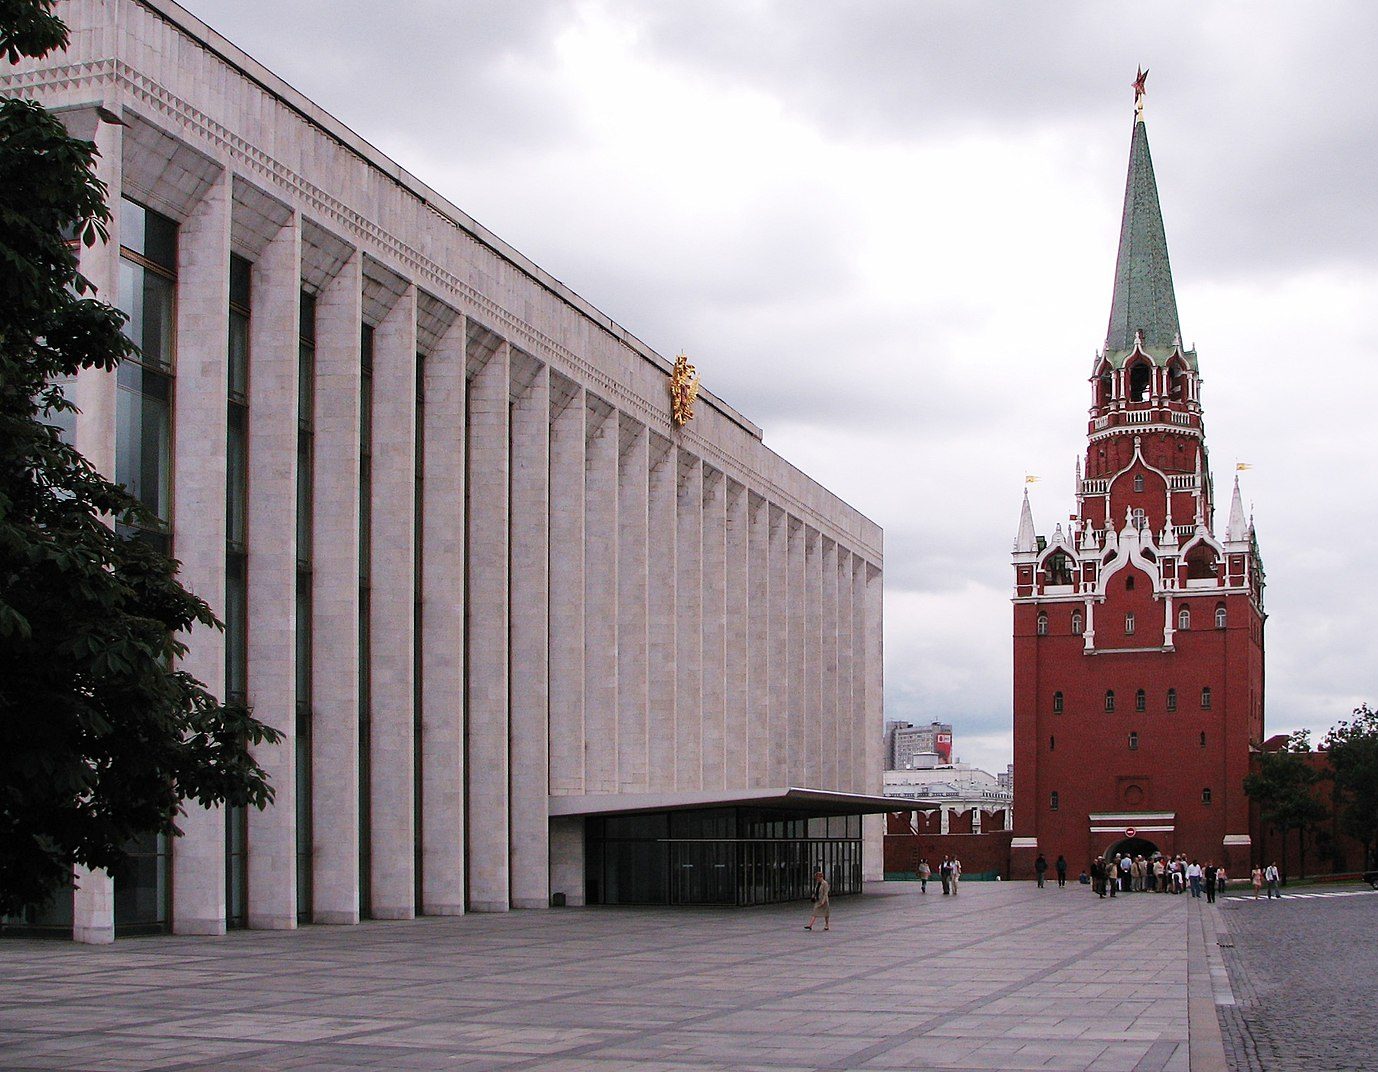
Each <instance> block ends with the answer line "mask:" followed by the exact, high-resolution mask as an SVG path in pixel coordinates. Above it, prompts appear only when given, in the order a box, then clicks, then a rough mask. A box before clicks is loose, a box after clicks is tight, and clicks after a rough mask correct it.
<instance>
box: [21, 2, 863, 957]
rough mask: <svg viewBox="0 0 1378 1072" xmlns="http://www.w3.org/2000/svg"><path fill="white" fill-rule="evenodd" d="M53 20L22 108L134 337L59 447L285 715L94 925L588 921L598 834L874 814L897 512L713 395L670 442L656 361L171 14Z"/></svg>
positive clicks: (222, 655)
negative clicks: (57, 50) (198, 600)
mask: <svg viewBox="0 0 1378 1072" xmlns="http://www.w3.org/2000/svg"><path fill="white" fill-rule="evenodd" d="M59 11H60V13H61V15H62V17H63V18H64V19H65V20H66V21H67V22H68V25H69V26H70V27H71V30H72V41H71V47H70V49H69V50H68V51H67V52H66V53H64V54H60V55H53V56H50V57H48V58H47V59H46V60H44V61H42V62H41V63H37V64H29V65H28V66H20V67H18V68H9V67H6V68H4V69H3V71H0V92H3V93H5V94H7V95H20V96H25V97H33V98H37V99H39V100H41V101H42V102H44V103H45V104H46V105H48V106H49V107H51V108H53V109H56V110H59V111H60V112H61V113H62V115H63V116H64V120H65V122H67V123H68V125H69V127H70V128H71V129H72V130H74V131H76V132H78V133H79V134H81V135H82V136H84V137H89V138H91V139H93V140H94V141H95V142H96V143H97V145H98V146H99V148H100V153H101V159H100V177H101V178H102V179H103V181H105V182H106V183H107V184H108V186H109V189H110V193H111V203H112V207H113V209H114V213H115V220H114V226H113V229H112V236H113V237H112V241H111V242H110V243H109V244H108V245H106V246H97V247H96V248H94V249H92V250H89V251H86V252H85V253H84V254H83V271H84V272H85V273H86V274H87V275H88V276H89V277H90V278H91V279H92V280H93V281H94V282H95V283H96V284H97V285H98V286H99V287H100V290H101V292H102V294H103V295H104V296H105V297H107V298H109V299H115V298H116V297H117V296H118V300H119V301H120V303H121V304H122V306H123V307H124V308H125V309H126V310H127V311H129V312H130V313H131V314H132V317H133V319H132V322H131V329H130V330H131V331H132V332H135V333H136V334H137V336H138V338H139V340H140V341H141V342H142V343H143V345H144V350H145V356H144V360H143V363H142V365H134V364H131V365H129V366H128V367H126V368H124V369H122V370H121V371H120V373H118V374H117V375H106V374H100V373H92V374H90V375H84V376H83V377H82V378H81V379H80V380H79V381H78V382H77V383H76V384H74V385H73V386H72V388H71V389H72V390H73V391H74V393H75V399H76V401H77V404H78V405H79V407H80V409H81V413H80V416H79V418H78V419H77V420H76V422H75V426H74V428H73V429H72V433H73V434H74V435H75V437H76V441H77V444H78V446H79V447H80V448H81V449H82V450H83V451H84V452H85V453H86V455H87V456H88V457H89V458H91V459H92V460H93V461H94V462H95V463H96V464H97V465H98V466H99V467H100V468H101V469H102V470H103V471H104V472H106V473H107V474H112V475H114V476H115V477H116V479H120V480H122V481H123V482H125V483H128V484H129V485H130V486H131V487H134V488H136V490H138V493H139V494H140V495H141V497H143V498H144V500H145V502H148V503H149V504H150V505H151V506H153V507H154V509H155V510H156V511H157V512H158V513H159V514H160V516H162V518H163V519H164V521H165V523H166V526H167V530H166V533H165V534H163V535H162V536H154V537H153V538H160V539H164V540H170V546H171V550H172V553H173V554H174V556H175V557H177V558H178V559H180V560H181V561H182V563H183V578H184V581H185V583H186V584H187V585H188V587H190V588H191V589H192V590H194V591H195V592H197V593H198V594H200V595H201V596H202V597H204V598H205V599H206V600H207V601H208V602H209V603H210V604H211V605H212V606H213V607H215V608H216V609H217V610H218V611H220V613H221V616H222V617H224V618H225V619H226V621H227V624H228V625H229V627H230V628H229V635H228V637H225V636H221V635H220V634H217V633H211V632H209V631H207V632H204V633H200V634H197V635H195V636H194V637H193V638H192V641H191V651H190V654H189V656H188V658H187V660H186V665H187V667H188V668H189V669H190V670H191V671H192V672H193V673H195V674H196V675H197V676H198V677H200V678H201V679H202V680H203V681H205V682H206V683H207V684H208V685H209V686H210V687H211V688H212V690H213V691H215V692H216V693H217V694H226V693H238V694H242V695H243V696H245V697H246V699H247V700H248V702H249V703H250V704H251V705H252V706H253V708H254V710H255V712H256V714H257V715H258V716H259V717H260V718H262V719H263V720H265V721H266V722H268V723H270V724H272V725H273V726H276V727H277V728H278V729H280V730H282V731H283V733H284V734H285V740H284V742H283V743H282V744H281V745H280V746H278V747H275V748H272V749H269V750H266V751H265V752H264V754H262V755H261V756H260V759H261V762H262V763H263V765H264V766H265V767H266V768H267V769H268V770H269V772H270V773H271V775H272V778H273V781H274V783H275V785H276V787H277V803H276V805H275V806H274V807H272V808H271V809H269V810H267V811H264V812H261V813H260V812H256V811H251V812H249V813H248V814H247V815H241V814H231V815H226V814H224V813H223V812H222V811H220V810H210V811H208V810H201V809H197V808H195V807H193V808H191V809H190V810H189V813H188V814H187V816H186V817H185V821H184V822H183V823H182V826H183V828H184V830H185V836H184V837H182V838H180V839H175V840H174V841H173V842H172V843H171V844H170V845H169V844H164V843H162V842H161V841H160V842H158V843H156V844H155V843H153V842H152V841H151V840H150V843H149V844H148V845H146V846H144V847H143V848H144V849H145V852H144V853H143V855H142V856H141V857H140V863H139V868H140V869H141V870H139V872H138V877H137V878H131V879H130V880H129V890H128V891H126V893H125V896H124V899H123V900H122V895H121V886H120V882H119V881H118V880H115V879H111V878H110V877H109V876H105V875H100V874H97V875H81V876H78V880H79V881H78V885H79V889H78V890H77V892H76V894H75V896H74V898H73V899H72V900H73V905H72V906H71V912H70V925H71V926H72V928H73V933H74V934H75V936H76V937H78V938H80V939H83V940H90V941H105V940H109V939H110V938H111V937H112V936H113V933H114V928H115V925H116V924H119V923H123V922H131V921H132V922H137V921H139V920H143V921H144V922H147V923H148V924H149V925H150V926H152V927H154V928H158V929H162V928H170V929H172V930H174V931H176V932H179V933H189V934H215V933H220V932H222V931H223V930H224V929H225V928H226V926H227V921H228V924H229V925H231V926H235V925H246V926H250V927H265V928H288V927H293V926H296V925H297V923H298V922H299V921H310V922H320V923H352V922H355V921H357V920H358V919H359V918H361V916H371V917H373V918H408V917H411V916H412V915H414V914H418V913H426V914H457V913H460V912H463V911H466V910H470V911H504V910H507V909H508V908H512V907H517V908H525V907H540V906H546V905H548V904H550V903H551V898H552V895H556V894H562V895H563V897H564V899H565V900H566V901H567V902H568V903H571V904H579V903H582V902H583V899H584V896H585V892H586V889H588V888H592V887H589V886H588V884H587V876H586V875H585V867H584V863H585V844H586V842H585V823H586V820H587V819H588V817H590V816H611V815H617V814H620V813H626V812H637V813H648V812H651V811H653V810H655V809H666V810H673V809H680V810H683V809H694V808H699V809H709V808H715V807H716V808H723V807H729V808H744V807H750V808H758V809H759V808H764V809H767V810H769V809H776V810H777V811H779V810H780V809H794V812H793V814H796V815H802V816H805V817H808V816H812V817H814V819H815V822H814V824H813V825H811V826H810V827H809V832H810V834H814V833H817V832H818V831H820V830H822V829H824V827H822V826H819V825H818V822H821V820H819V819H818V817H820V816H842V815H848V814H850V815H853V816H854V815H856V814H859V813H861V812H865V811H868V810H874V811H879V810H881V808H882V807H883V804H882V805H881V806H876V801H875V799H874V798H873V797H872V796H871V795H872V794H875V795H878V794H879V793H880V791H881V765H882V764H881V755H880V741H881V735H880V727H881V531H880V529H879V528H878V526H876V525H875V524H874V523H872V522H871V521H869V520H868V519H867V518H865V517H863V516H862V515H861V514H859V513H858V512H857V511H855V510H854V509H852V508H851V507H850V506H848V505H847V504H846V503H844V502H842V501H841V500H839V499H838V498H837V497H836V496H834V495H833V494H831V493H830V492H828V491H827V490H826V489H825V488H823V487H821V486H819V485H818V484H817V483H815V482H814V481H812V480H811V479H809V478H808V477H807V476H806V475H805V474H803V473H801V472H800V471H798V470H797V469H795V468H794V467H793V466H791V465H790V464H788V463H787V462H786V461H785V460H784V459H782V458H780V457H779V456H777V455H776V454H774V453H773V452H771V451H770V450H769V449H768V448H766V447H765V446H764V445H763V443H762V441H761V432H760V430H759V429H758V428H757V427H755V426H754V425H753V424H751V422H750V421H749V420H747V419H746V418H745V417H743V416H742V415H741V414H739V413H738V412H736V411H735V410H734V409H732V408H731V407H730V406H729V405H728V404H727V403H725V402H723V401H722V400H720V399H718V398H716V397H714V396H713V395H712V394H710V393H708V392H705V393H703V394H702V395H701V396H700V398H699V401H698V404H697V407H696V408H697V415H696V417H695V418H694V420H693V421H692V422H690V423H689V424H688V425H687V426H685V427H684V428H683V429H679V428H676V427H674V426H673V424H672V422H671V420H670V405H669V393H668V381H669V374H670V367H671V366H670V362H668V361H667V360H666V359H665V358H664V357H662V356H661V355H659V354H657V353H655V352H653V351H651V350H650V349H649V348H648V347H647V346H646V345H645V344H643V343H641V342H640V341H638V340H637V339H636V338H635V337H634V336H632V335H631V334H630V333H629V332H628V331H627V330H626V329H624V328H622V327H621V326H620V325H619V324H617V323H615V322H614V321H613V320H611V319H610V318H609V317H608V316H606V315H605V314H603V313H601V312H600V311H598V310H597V309H595V308H593V307H592V306H591V305H589V304H588V302H586V301H585V300H584V299H582V298H580V297H579V296H578V295H576V294H574V293H572V292H571V291H570V290H569V289H568V288H566V287H565V286H563V285H562V284H560V283H559V282H557V281H556V280H555V279H553V278H551V277H550V276H549V275H548V274H547V273H546V272H544V271H543V270H542V269H541V268H540V267H539V266H538V265H536V264H534V263H532V262H531V261H530V260H528V259H527V258H525V257H524V256H522V255H521V254H520V253H518V252H516V251H515V250H513V249H512V248H510V247H509V246H507V245H506V244H505V243H503V242H502V241H501V240H500V239H498V238H497V237H496V236H494V235H492V234H490V233H488V232H487V231H486V230H484V229H483V228H482V227H481V226H479V225H478V224H477V223H475V222H474V221H473V220H471V219H470V218H469V217H468V216H466V215H465V214H464V213H463V212H461V211H460V210H459V209H458V208H456V207H454V206H453V205H451V204H450V203H449V202H447V201H446V200H445V199H444V198H443V197H442V196H441V195H439V194H438V193H436V192H435V191H433V190H431V189H429V188H428V187H426V186H425V185H424V184H423V183H422V182H421V181H419V180H418V179H416V178H415V177H413V176H411V175H410V174H408V173H406V172H405V171H403V170H402V169H401V168H400V167H398V166H397V165H396V164H395V163H393V162H392V161H390V160H389V159H387V158H386V157H384V156H383V155H382V154H381V153H379V152H378V151H377V150H376V149H374V148H373V147H372V146H370V145H369V144H368V143H367V142H365V141H364V140H363V139H361V138H360V137H359V136H358V135H356V134H354V133H353V132H352V131H350V130H348V129H347V128H345V127H344V126H343V125H342V124H341V123H339V122H338V121H336V120H335V119H333V118H332V117H331V116H329V115H327V114H326V113H325V112H324V111H322V110H321V109H320V108H319V107H317V106H316V105H314V104H312V103H311V102H310V101H308V100H306V99H305V98H303V97H302V96H301V95H300V94H298V93H296V92H295V91H294V90H292V89H291V88H290V87H289V86H288V85H286V84H285V83H284V82H283V81H282V80H281V79H279V78H278V77H277V76H275V75H274V74H272V73H271V72H269V71H268V70H266V69H264V68H263V67H262V66H260V65H259V64H258V63H256V62H255V61H254V60H252V59H251V58H250V57H248V56H246V55H245V54H243V53H242V52H240V51H239V50H238V49H236V48H235V47H234V46H233V45H231V44H230V43H228V42H227V41H225V40H224V39H222V38H221V37H219V36H218V35H217V34H216V33H215V32H214V31H212V30H210V29H209V28H208V27H206V26H205V25H204V24H202V23H200V22H199V21H198V20H197V19H196V18H195V17H194V16H192V15H191V14H189V13H188V12H187V11H186V10H184V9H183V8H181V7H179V6H177V5H176V4H174V3H171V2H168V0H76V2H73V3H69V4H63V5H61V6H60V8H59ZM98 108H100V109H103V110H105V114H106V115H107V116H108V117H109V118H116V117H117V119H118V122H111V121H109V118H102V117H101V115H100V114H98V112H97V109H98ZM632 312H633V313H634V311H632ZM780 358H781V360H783V359H784V355H780ZM712 363H713V362H712V358H711V356H709V355H703V356H702V359H701V362H700V364H701V366H702V367H703V369H704V371H705V378H706V379H707V381H708V384H709V385H710V386H711V382H712ZM789 787H795V788H794V790H793V791H790V790H789ZM878 819H879V816H872V817H871V819H868V821H867V837H866V843H867V845H868V848H867V850H866V851H867V857H866V860H865V870H866V872H867V874H868V877H870V876H874V877H879V870H880V853H879V826H874V827H873V826H871V822H872V821H875V820H878ZM855 825H857V824H852V823H851V822H850V821H849V823H848V824H844V826H834V827H832V828H829V829H831V830H832V832H833V833H834V834H837V835H838V836H849V832H857V833H859V831H854V826H855ZM844 827H845V829H844ZM839 832H841V833H839ZM857 867H858V871H859V870H860V863H859V861H858V864H857ZM51 911H52V912H53V913H55V914H56V917H57V918H59V919H61V920H66V919H68V917H67V916H66V915H65V914H64V913H65V912H66V906H65V905H59V906H56V907H55V908H51ZM121 913H123V914H124V915H126V916H127V917H128V918H127V920H125V919H121V918H118V917H120V916H121Z"/></svg>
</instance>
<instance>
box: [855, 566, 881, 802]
mask: <svg viewBox="0 0 1378 1072" xmlns="http://www.w3.org/2000/svg"><path fill="white" fill-rule="evenodd" d="M849 583H850V585H851V589H852V717H851V720H850V722H849V727H850V729H851V736H852V784H851V791H852V792H853V793H869V792H871V788H870V784H869V783H868V781H867V778H866V752H867V750H866V743H865V735H866V733H867V731H868V730H869V728H870V719H869V717H868V716H869V712H868V710H867V706H866V704H867V697H866V691H867V690H866V667H867V664H868V659H869V657H868V655H867V653H866V648H867V641H868V631H867V627H866V561H865V559H863V558H861V557H860V556H859V555H853V556H852V575H851V577H850V578H849ZM883 731H884V727H883V726H882V727H881V733H882V740H883V736H884V732H883Z"/></svg>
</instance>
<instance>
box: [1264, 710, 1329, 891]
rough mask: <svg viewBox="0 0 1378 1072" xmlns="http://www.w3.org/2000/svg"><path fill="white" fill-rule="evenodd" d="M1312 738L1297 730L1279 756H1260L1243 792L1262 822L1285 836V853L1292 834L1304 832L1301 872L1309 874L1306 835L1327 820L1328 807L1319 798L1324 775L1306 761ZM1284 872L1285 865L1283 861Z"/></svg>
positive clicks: (1267, 753)
mask: <svg viewBox="0 0 1378 1072" xmlns="http://www.w3.org/2000/svg"><path fill="white" fill-rule="evenodd" d="M1310 751H1311V737H1310V733H1309V732H1308V731H1306V730H1298V731H1297V732H1296V733H1294V734H1292V736H1291V737H1290V738H1288V740H1287V744H1286V745H1285V746H1284V747H1283V748H1281V749H1280V750H1278V751H1276V752H1261V753H1259V756H1258V764H1257V767H1256V769H1255V770H1253V771H1251V772H1250V773H1249V774H1248V775H1247V776H1246V777H1245V779H1244V792H1245V793H1246V794H1247V795H1248V796H1249V798H1250V799H1252V800H1254V801H1256V802H1257V803H1258V805H1259V811H1260V814H1261V815H1262V817H1263V821H1264V822H1265V823H1267V824H1268V825H1269V826H1272V827H1273V828H1275V829H1277V830H1279V831H1281V832H1282V835H1283V846H1284V851H1285V849H1286V844H1287V842H1286V837H1287V832H1288V831H1289V830H1300V831H1301V832H1302V852H1303V857H1302V871H1303V873H1304V872H1305V870H1306V859H1305V855H1304V853H1305V851H1306V849H1305V845H1306V831H1307V830H1309V829H1310V828H1311V827H1313V826H1315V824H1316V823H1318V822H1320V821H1321V820H1322V819H1324V818H1325V816H1326V814H1327V811H1326V807H1325V805H1324V804H1323V803H1322V802H1321V801H1320V800H1318V799H1317V798H1316V794H1315V785H1316V783H1317V782H1318V781H1320V779H1321V772H1320V771H1319V770H1317V769H1316V767H1314V766H1313V765H1312V764H1311V762H1310V761H1309V760H1308V759H1307V754H1308V753H1309V752H1310ZM1283 863H1284V868H1283V869H1284V871H1285V870H1286V861H1285V860H1284V862H1283Z"/></svg>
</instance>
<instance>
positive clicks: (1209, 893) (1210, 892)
mask: <svg viewBox="0 0 1378 1072" xmlns="http://www.w3.org/2000/svg"><path fill="white" fill-rule="evenodd" d="M1217 873H1218V872H1217V871H1216V867H1215V864H1214V863H1212V862H1211V861H1209V860H1207V861H1206V871H1205V875H1204V876H1203V877H1204V878H1205V881H1206V903H1207V904H1215V876H1216V874H1217Z"/></svg>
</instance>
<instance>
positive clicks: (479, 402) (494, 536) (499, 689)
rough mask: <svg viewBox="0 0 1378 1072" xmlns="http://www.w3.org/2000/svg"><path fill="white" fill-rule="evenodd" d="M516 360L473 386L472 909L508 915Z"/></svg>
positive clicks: (480, 376)
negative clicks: (511, 498) (511, 401)
mask: <svg viewBox="0 0 1378 1072" xmlns="http://www.w3.org/2000/svg"><path fill="white" fill-rule="evenodd" d="M510 366H511V355H510V352H509V348H508V345H507V343H506V342H503V343H501V344H499V346H498V347H497V349H496V351H495V352H494V353H492V354H491V355H490V356H489V357H488V358H487V360H486V361H484V363H483V365H482V367H481V368H479V369H478V370H477V371H476V372H475V373H474V375H473V377H472V378H471V379H470V381H469V395H468V403H469V414H468V421H467V426H466V433H467V438H468V457H467V461H468V479H469V515H468V529H469V531H468V537H467V539H468V549H469V565H468V571H467V579H466V587H467V590H468V593H469V606H468V635H469V677H468V700H469V759H468V764H467V766H468V773H469V800H468V815H469V828H468V846H469V908H470V910H471V911H474V912H506V911H507V910H508V908H509V907H510V906H511V885H510V882H509V875H508V855H509V850H510V844H511V839H510V836H509V825H508V824H509V822H510V812H509V810H508V804H509V799H508V777H509V769H508V735H509V733H510V726H509V723H508V699H509V697H508V667H509V662H508V660H509V650H508V629H509V622H508V606H509V592H510V588H509V583H508V569H507V559H508V539H509V529H508V522H509V510H508V504H509V497H508V481H509V479H510V454H509V427H508V425H509V413H508V408H509V397H510V386H509V382H510V381H509V376H510Z"/></svg>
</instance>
